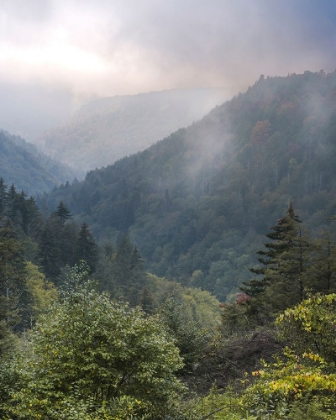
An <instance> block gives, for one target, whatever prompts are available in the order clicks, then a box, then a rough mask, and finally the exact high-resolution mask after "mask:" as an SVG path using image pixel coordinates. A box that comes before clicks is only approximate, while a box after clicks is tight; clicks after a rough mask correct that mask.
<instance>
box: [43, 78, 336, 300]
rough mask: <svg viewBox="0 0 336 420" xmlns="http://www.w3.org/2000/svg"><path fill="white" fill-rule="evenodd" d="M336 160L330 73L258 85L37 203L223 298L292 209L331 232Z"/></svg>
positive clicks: (334, 84) (334, 91)
mask: <svg viewBox="0 0 336 420" xmlns="http://www.w3.org/2000/svg"><path fill="white" fill-rule="evenodd" d="M135 135H136V134H135ZM335 161H336V73H335V72H334V73H331V74H328V75H325V74H324V73H323V72H319V73H311V72H305V73H304V74H301V75H295V74H294V75H290V76H288V77H274V78H270V77H269V78H264V77H263V76H262V77H260V79H259V80H258V81H257V82H256V84H255V85H254V86H252V87H251V88H249V89H248V91H247V92H246V93H245V94H240V95H238V96H237V97H235V98H233V99H232V100H231V101H229V102H226V103H225V104H223V105H222V106H220V107H217V108H215V109H214V110H213V111H212V112H211V113H210V114H209V115H207V116H206V117H204V118H203V119H202V120H201V121H199V122H197V123H194V124H192V125H191V126H190V127H189V128H187V129H181V130H179V131H177V132H175V133H174V134H172V135H170V136H169V137H167V138H165V139H164V140H162V141H160V142H158V143H157V144H155V145H153V146H152V147H150V148H149V149H147V150H145V151H143V152H139V153H137V154H135V155H133V156H130V157H128V158H124V159H122V160H119V161H118V162H116V163H115V164H114V165H112V166H108V167H106V168H103V169H100V170H95V171H91V172H89V173H88V174H87V176H86V178H85V180H84V181H83V182H80V183H76V184H73V185H67V186H62V187H61V188H59V189H57V190H55V191H53V193H51V194H49V195H47V194H45V195H43V196H40V197H39V199H38V201H39V203H40V204H44V205H48V206H49V207H50V208H51V209H55V208H56V206H57V203H58V202H59V201H60V200H63V201H64V202H65V203H66V204H67V206H69V208H70V210H71V212H72V213H74V214H76V218H78V219H79V220H84V219H85V220H86V221H87V222H88V223H89V224H90V226H91V228H92V231H93V233H94V234H95V236H96V237H97V238H100V240H101V241H102V242H104V241H105V240H108V239H112V240H116V239H117V238H118V236H120V234H121V233H122V232H125V231H127V230H128V231H129V232H130V234H131V237H132V240H133V241H134V242H135V243H136V244H137V246H138V248H139V250H140V253H141V255H142V256H143V257H144V258H145V260H146V264H147V268H148V269H149V271H151V272H153V273H155V274H158V275H164V276H168V277H174V278H176V279H178V280H179V281H180V282H182V283H184V284H188V285H192V286H195V287H202V288H205V289H208V290H210V291H211V292H213V293H215V294H216V296H217V297H218V298H219V299H221V300H225V299H226V298H227V297H228V296H229V295H230V293H233V292H236V291H237V287H238V286H239V285H240V284H241V283H242V282H243V281H248V280H249V279H250V278H251V273H250V272H249V270H248V267H251V266H253V265H255V263H256V260H255V253H256V251H257V250H258V249H260V246H261V242H262V241H263V235H264V234H265V233H267V232H268V230H269V227H270V226H273V225H275V224H276V221H277V220H278V219H279V218H280V217H281V216H283V215H284V213H285V211H286V208H287V207H288V204H289V202H290V201H293V203H294V208H295V212H296V214H298V215H299V217H300V219H301V220H303V222H304V223H303V227H307V228H309V229H310V230H311V231H313V232H316V231H317V230H318V229H322V228H329V224H330V221H329V220H330V217H332V216H333V215H334V214H335V209H336V198H335V190H336V165H335Z"/></svg>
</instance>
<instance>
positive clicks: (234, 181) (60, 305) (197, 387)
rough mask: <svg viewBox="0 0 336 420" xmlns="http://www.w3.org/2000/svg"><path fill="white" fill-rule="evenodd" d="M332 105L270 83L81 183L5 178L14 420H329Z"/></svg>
mask: <svg viewBox="0 0 336 420" xmlns="http://www.w3.org/2000/svg"><path fill="white" fill-rule="evenodd" d="M335 92H336V73H332V74H329V75H325V74H324V73H323V72H319V73H310V72H306V73H305V74H303V75H291V76H288V77H286V78H267V79H265V78H264V77H260V79H259V80H258V82H257V83H256V84H255V85H254V86H253V87H251V88H250V89H249V90H248V91H247V93H246V94H244V95H239V96H237V97H235V98H233V99H232V101H229V102H227V103H225V104H223V105H222V106H221V107H217V108H216V109H214V110H213V111H212V112H211V113H210V114H209V115H208V116H206V117H205V118H204V119H203V120H201V121H200V122H198V123H195V124H193V125H192V126H191V127H189V128H188V129H181V130H179V131H177V132H176V133H174V134H172V135H171V136H169V137H168V138H166V139H164V140H162V141H161V142H158V143H157V144H155V145H154V146H152V147H151V148H149V149H147V150H146V151H144V152H140V153H137V154H136V155H133V156H131V157H128V158H124V159H122V160H120V161H118V162H116V163H115V164H114V165H112V166H109V167H106V168H103V169H101V170H95V171H91V172H89V173H88V174H87V176H86V178H85V180H84V181H83V182H78V181H77V182H74V183H72V184H69V183H66V184H63V185H61V186H60V187H59V188H54V190H53V191H52V192H51V193H49V194H40V195H39V196H37V197H36V199H35V198H33V197H30V198H29V197H28V196H27V195H26V193H25V192H23V191H22V192H19V191H18V190H17V188H16V186H15V185H14V184H12V185H10V186H8V185H6V182H4V180H3V179H2V178H0V416H1V418H3V419H7V420H10V419H15V420H33V419H37V418H45V419H55V420H56V419H57V420H58V419H70V420H71V419H78V418H81V419H84V420H100V419H105V420H112V419H113V420H115V419H120V420H122V419H128V418H130V419H131V418H133V419H136V420H137V419H138V420H144V419H149V420H167V419H181V420H204V419H206V418H208V419H213V420H243V419H245V420H248V419H251V418H252V419H255V420H262V419H274V420H275V419H287V420H299V419H300V420H301V419H302V418H307V419H325V420H332V419H334V418H335V413H336V404H335V390H336V370H335V361H336V359H335V340H336V337H335V322H336V321H335V308H336V307H335V302H336V293H335V292H336V274H335V273H336V245H335V244H336V238H335V225H334V221H335V217H336V216H335V204H336V203H335V198H334V195H335V194H334V189H335V185H336V184H335V180H336V173H335V171H336V169H335V166H334V165H333V162H334V161H335V157H336V156H335V153H334V152H335V150H334V146H333V145H334V142H335V135H336V133H335V130H334V129H335V124H334V122H335V121H334V120H335V115H336V114H335V112H336V103H335V98H336V95H335ZM38 204H39V206H38Z"/></svg>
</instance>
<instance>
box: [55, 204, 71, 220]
mask: <svg viewBox="0 0 336 420" xmlns="http://www.w3.org/2000/svg"><path fill="white" fill-rule="evenodd" d="M55 215H56V216H57V217H58V218H59V219H60V220H61V222H62V224H64V223H65V222H66V221H67V220H69V219H71V218H72V215H71V214H70V210H69V209H68V208H67V206H66V205H65V204H64V203H63V201H60V203H59V205H58V206H57V210H56V212H55Z"/></svg>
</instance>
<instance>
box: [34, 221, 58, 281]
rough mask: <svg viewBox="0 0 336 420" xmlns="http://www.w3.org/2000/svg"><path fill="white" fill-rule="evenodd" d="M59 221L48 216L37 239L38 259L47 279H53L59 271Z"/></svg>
mask: <svg viewBox="0 0 336 420" xmlns="http://www.w3.org/2000/svg"><path fill="white" fill-rule="evenodd" d="M61 229H62V226H61V225H60V221H59V220H57V219H56V218H55V217H53V216H52V217H50V218H49V219H48V220H47V221H46V222H45V224H44V226H43V228H42V232H41V237H40V240H39V254H38V256H39V261H40V264H41V266H42V268H43V271H44V273H45V275H46V276H47V278H48V279H50V280H53V281H55V280H56V278H57V276H58V275H59V273H60V267H61V265H62V264H61V260H60V243H59V233H60V231H61Z"/></svg>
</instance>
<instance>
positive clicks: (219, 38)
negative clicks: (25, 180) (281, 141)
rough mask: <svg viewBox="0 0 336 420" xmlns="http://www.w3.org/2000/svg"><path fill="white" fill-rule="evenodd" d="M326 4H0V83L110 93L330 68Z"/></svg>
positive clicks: (335, 46)
mask: <svg viewBox="0 0 336 420" xmlns="http://www.w3.org/2000/svg"><path fill="white" fill-rule="evenodd" d="M335 22H336V2H335V1H334V0H331V1H327V0H281V1H280V0H235V1H232V0H29V1H27V0H0V84H1V83H2V84H7V85H29V84H30V85H34V84H39V85H43V86H46V87H48V88H50V89H55V88H57V89H71V91H72V92H75V93H76V94H78V95H81V94H83V95H99V96H113V95H118V94H119V95H120V94H136V93H139V92H148V91H155V90H163V89H181V88H193V87H218V86H220V87H224V88H228V89H230V92H232V94H235V93H238V92H239V91H242V90H244V89H246V87H248V86H249V85H251V84H253V83H254V82H255V81H256V80H257V79H258V78H259V76H260V74H264V75H265V76H266V75H270V76H276V75H280V76H281V75H287V74H288V73H302V72H303V71H305V70H310V71H319V70H321V69H324V70H325V71H326V72H330V71H333V70H334V69H335V67H336V64H335V61H336V54H335V52H336V25H335Z"/></svg>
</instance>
